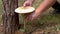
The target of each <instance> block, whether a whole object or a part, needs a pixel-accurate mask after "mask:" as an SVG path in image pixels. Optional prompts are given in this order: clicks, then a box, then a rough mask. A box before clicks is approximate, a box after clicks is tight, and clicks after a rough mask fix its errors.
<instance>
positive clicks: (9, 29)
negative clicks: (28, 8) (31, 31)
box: [2, 0, 19, 34]
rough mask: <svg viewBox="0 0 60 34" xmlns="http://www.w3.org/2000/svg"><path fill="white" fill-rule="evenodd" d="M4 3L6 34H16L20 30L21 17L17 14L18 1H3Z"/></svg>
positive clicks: (3, 16)
mask: <svg viewBox="0 0 60 34" xmlns="http://www.w3.org/2000/svg"><path fill="white" fill-rule="evenodd" d="M2 1H3V14H2V19H3V25H4V34H15V31H16V30H17V29H18V25H19V17H18V14H17V13H15V12H14V11H15V9H16V8H17V7H18V0H2Z"/></svg>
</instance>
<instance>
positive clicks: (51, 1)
mask: <svg viewBox="0 0 60 34" xmlns="http://www.w3.org/2000/svg"><path fill="white" fill-rule="evenodd" d="M55 2H56V0H44V1H43V2H42V3H41V4H40V5H39V6H38V8H37V9H36V11H35V13H36V14H37V13H38V14H41V13H42V12H44V11H46V9H48V8H49V7H51V6H52V5H53V4H54V3H55Z"/></svg>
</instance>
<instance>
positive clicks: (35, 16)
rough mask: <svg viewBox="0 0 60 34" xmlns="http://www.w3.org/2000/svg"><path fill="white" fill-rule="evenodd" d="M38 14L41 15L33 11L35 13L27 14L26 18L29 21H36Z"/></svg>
mask: <svg viewBox="0 0 60 34" xmlns="http://www.w3.org/2000/svg"><path fill="white" fill-rule="evenodd" d="M38 16H39V14H38V13H35V12H33V13H29V14H25V19H26V20H29V21H34V20H35V19H36V18H37V17H38Z"/></svg>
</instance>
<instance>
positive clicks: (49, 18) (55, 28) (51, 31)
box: [0, 0, 60, 34]
mask: <svg viewBox="0 0 60 34" xmlns="http://www.w3.org/2000/svg"><path fill="white" fill-rule="evenodd" d="M58 1H59V2H60V0H58ZM18 2H19V6H21V4H23V2H24V0H19V1H18ZM41 2H42V1H41V0H38V1H37V0H35V2H34V3H33V5H32V6H33V7H35V8H37V6H38V5H39V4H40V3H41ZM53 10H54V9H53V8H52V7H51V8H49V9H48V10H47V11H46V12H44V14H43V15H42V16H41V17H39V18H37V20H35V22H34V23H31V22H27V23H26V32H27V34H60V15H56V14H55V15H49V12H52V11H53ZM19 19H20V24H23V19H22V16H21V15H19ZM23 27H24V26H23V25H21V28H20V29H19V31H18V32H19V33H18V34H23V32H24V29H23ZM26 32H25V33H26ZM0 34H3V24H2V1H1V0H0ZM16 34H17V33H16Z"/></svg>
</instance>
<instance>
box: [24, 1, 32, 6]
mask: <svg viewBox="0 0 60 34" xmlns="http://www.w3.org/2000/svg"><path fill="white" fill-rule="evenodd" d="M31 5H32V1H25V2H24V4H23V6H31Z"/></svg>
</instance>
